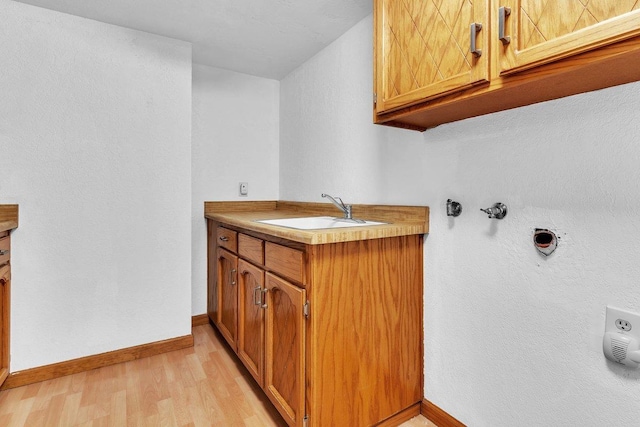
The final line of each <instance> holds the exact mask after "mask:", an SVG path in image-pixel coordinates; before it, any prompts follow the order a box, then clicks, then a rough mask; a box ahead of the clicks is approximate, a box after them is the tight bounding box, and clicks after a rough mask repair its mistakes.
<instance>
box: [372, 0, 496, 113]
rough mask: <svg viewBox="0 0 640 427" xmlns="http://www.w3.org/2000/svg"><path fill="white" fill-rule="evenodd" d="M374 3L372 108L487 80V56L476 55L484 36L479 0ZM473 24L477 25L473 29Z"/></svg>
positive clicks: (384, 0) (483, 13)
mask: <svg viewBox="0 0 640 427" xmlns="http://www.w3.org/2000/svg"><path fill="white" fill-rule="evenodd" d="M375 7H376V12H377V13H376V21H375V26H376V30H377V31H376V34H377V37H378V38H377V41H378V54H379V56H378V58H379V61H378V67H377V79H376V112H378V113H381V112H386V111H392V110H394V109H397V108H401V107H406V106H408V105H412V104H414V103H416V102H420V101H423V100H426V99H431V98H433V97H436V96H441V95H443V94H446V93H450V92H455V91H459V90H462V89H465V88H467V87H469V86H471V85H474V84H478V83H483V82H487V81H488V80H489V61H488V60H487V56H488V55H487V54H486V52H485V54H484V55H483V54H481V52H482V51H483V50H485V51H486V48H485V46H487V42H488V39H489V38H488V28H486V23H487V21H488V20H487V13H488V10H487V7H486V6H485V4H483V3H482V2H480V1H478V2H473V3H472V2H470V1H468V0H445V1H443V2H433V1H424V0H402V1H398V0H376V2H375ZM473 23H477V24H480V26H476V28H475V29H474V30H472V29H471V25H472V24H473ZM482 23H484V24H482ZM472 38H473V39H472ZM472 43H473V44H474V45H475V47H476V49H475V52H476V53H475V54H474V53H472V52H471V45H472Z"/></svg>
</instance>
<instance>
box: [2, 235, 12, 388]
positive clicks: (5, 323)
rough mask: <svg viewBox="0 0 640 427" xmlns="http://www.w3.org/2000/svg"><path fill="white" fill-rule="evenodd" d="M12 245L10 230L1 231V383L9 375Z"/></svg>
mask: <svg viewBox="0 0 640 427" xmlns="http://www.w3.org/2000/svg"><path fill="white" fill-rule="evenodd" d="M10 247H11V240H10V237H9V232H8V231H4V232H0V385H2V383H4V381H5V380H6V379H7V377H8V376H9V319H10V318H9V302H10V297H11V266H10V264H9V262H10Z"/></svg>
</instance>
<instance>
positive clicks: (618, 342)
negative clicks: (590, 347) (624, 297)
mask: <svg viewBox="0 0 640 427" xmlns="http://www.w3.org/2000/svg"><path fill="white" fill-rule="evenodd" d="M622 325H624V326H625V327H622ZM629 325H630V328H629V329H628V330H627V328H626V327H628V326H629ZM639 342H640V315H639V314H637V313H632V312H630V311H627V310H623V309H621V308H616V307H611V306H607V315H606V319H605V326H604V337H603V339H602V351H603V352H604V355H605V357H606V358H607V359H609V360H611V361H613V362H617V363H620V364H623V365H626V366H628V367H631V368H637V367H638V366H639V365H640V364H639V363H637V360H638V359H637V351H638V343H639ZM634 354H635V356H634Z"/></svg>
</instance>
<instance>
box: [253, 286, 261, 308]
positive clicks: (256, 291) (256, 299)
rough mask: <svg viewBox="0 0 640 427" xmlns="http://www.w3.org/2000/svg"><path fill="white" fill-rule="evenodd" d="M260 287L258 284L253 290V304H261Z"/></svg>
mask: <svg viewBox="0 0 640 427" xmlns="http://www.w3.org/2000/svg"><path fill="white" fill-rule="evenodd" d="M261 289H262V288H260V286H258V287H256V288H255V289H254V290H253V304H254V305H262V298H261V296H262V292H260V291H261Z"/></svg>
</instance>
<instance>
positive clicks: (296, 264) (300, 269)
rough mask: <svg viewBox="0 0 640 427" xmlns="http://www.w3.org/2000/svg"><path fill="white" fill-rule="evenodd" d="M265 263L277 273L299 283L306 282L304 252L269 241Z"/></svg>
mask: <svg viewBox="0 0 640 427" xmlns="http://www.w3.org/2000/svg"><path fill="white" fill-rule="evenodd" d="M264 258H265V262H264V265H265V266H266V267H267V268H268V269H269V270H272V271H273V272H275V273H278V274H280V275H282V276H284V277H286V278H289V279H291V280H294V281H296V282H298V283H301V284H303V283H304V253H303V252H302V251H298V250H296V249H291V248H288V247H286V246H281V245H277V244H275V243H271V242H267V243H266V245H265V251H264Z"/></svg>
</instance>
